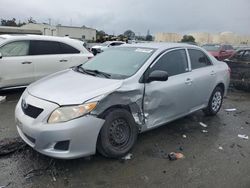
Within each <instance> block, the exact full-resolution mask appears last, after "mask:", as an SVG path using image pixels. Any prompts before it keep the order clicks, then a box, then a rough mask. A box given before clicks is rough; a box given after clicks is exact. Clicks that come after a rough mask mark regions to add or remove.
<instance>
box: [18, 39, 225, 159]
mask: <svg viewBox="0 0 250 188" xmlns="http://www.w3.org/2000/svg"><path fill="white" fill-rule="evenodd" d="M229 79H230V69H229V68H228V66H227V65H226V64H225V63H223V62H220V61H218V60H216V59H215V58H214V57H212V56H211V55H209V54H208V53H207V52H206V51H204V50H203V49H202V48H199V47H197V46H193V45H187V44H181V43H144V44H133V45H128V44H125V45H123V46H120V47H116V48H110V49H108V50H106V51H105V52H103V53H101V54H99V55H98V56H96V57H94V58H93V59H91V60H89V61H88V62H86V63H85V64H82V65H79V66H77V67H74V68H71V69H68V70H64V71H61V72H58V73H55V74H53V75H50V76H48V77H46V78H43V79H41V80H39V81H37V82H35V83H33V84H31V85H30V86H29V87H28V88H27V89H26V90H25V92H24V93H23V95H22V97H21V98H20V101H19V102H18V104H17V107H16V111H15V115H16V125H17V130H18V133H19V135H20V136H21V137H22V139H23V140H24V141H25V142H26V143H27V144H28V145H30V146H31V147H33V148H34V149H35V150H37V151H38V152H40V153H43V154H45V155H48V156H51V157H55V158H64V159H72V158H78V157H83V156H88V155H92V154H95V152H96V150H97V151H99V152H100V153H101V154H102V155H104V156H106V157H111V158H118V157H121V156H124V155H125V154H126V153H128V152H129V150H131V148H132V147H133V145H134V144H135V142H136V139H137V135H138V133H141V132H144V131H147V130H149V129H153V128H156V127H158V126H161V125H164V124H166V123H168V122H170V121H173V120H176V119H178V118H181V117H183V116H186V115H188V114H190V113H193V112H195V111H197V110H203V111H204V113H205V114H206V115H216V114H217V112H218V111H219V110H220V107H221V105H222V101H223V96H225V95H226V93H227V88H228V85H229Z"/></svg>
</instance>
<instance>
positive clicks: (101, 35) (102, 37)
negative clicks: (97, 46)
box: [96, 30, 106, 42]
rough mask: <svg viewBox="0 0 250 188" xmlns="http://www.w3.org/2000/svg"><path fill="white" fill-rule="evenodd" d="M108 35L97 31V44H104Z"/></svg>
mask: <svg viewBox="0 0 250 188" xmlns="http://www.w3.org/2000/svg"><path fill="white" fill-rule="evenodd" d="M105 36H106V33H105V32H104V31H102V30H101V31H97V32H96V41H97V42H104V41H105Z"/></svg>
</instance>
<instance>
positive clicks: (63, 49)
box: [60, 43, 80, 54]
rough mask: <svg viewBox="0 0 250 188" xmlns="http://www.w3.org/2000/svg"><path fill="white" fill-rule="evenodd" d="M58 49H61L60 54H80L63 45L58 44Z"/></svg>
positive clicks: (72, 48)
mask: <svg viewBox="0 0 250 188" xmlns="http://www.w3.org/2000/svg"><path fill="white" fill-rule="evenodd" d="M60 47H61V53H62V54H79V53H80V51H79V50H77V49H75V48H74V47H72V46H70V45H68V44H65V43H60Z"/></svg>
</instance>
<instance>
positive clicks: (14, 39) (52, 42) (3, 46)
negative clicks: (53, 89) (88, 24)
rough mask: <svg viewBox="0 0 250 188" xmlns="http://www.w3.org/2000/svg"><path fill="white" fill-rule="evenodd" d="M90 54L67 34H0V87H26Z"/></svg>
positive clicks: (80, 60) (86, 57)
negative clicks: (63, 35) (53, 35)
mask: <svg viewBox="0 0 250 188" xmlns="http://www.w3.org/2000/svg"><path fill="white" fill-rule="evenodd" d="M91 57H93V54H91V53H90V52H88V51H87V50H86V49H85V47H84V46H83V42H81V41H78V40H74V39H70V38H68V37H52V36H39V35H0V90H1V89H9V88H14V87H25V86H27V85H28V84H30V83H32V82H34V81H36V80H38V79H40V78H42V77H44V76H46V75H48V74H51V73H54V72H57V71H60V70H63V69H67V68H69V67H72V66H76V65H79V64H82V63H84V62H86V61H87V60H88V59H89V58H91Z"/></svg>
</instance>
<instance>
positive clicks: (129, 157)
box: [122, 153, 133, 160]
mask: <svg viewBox="0 0 250 188" xmlns="http://www.w3.org/2000/svg"><path fill="white" fill-rule="evenodd" d="M132 157H133V154H132V153H128V154H127V155H126V156H124V157H122V159H123V160H130V159H132Z"/></svg>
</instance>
